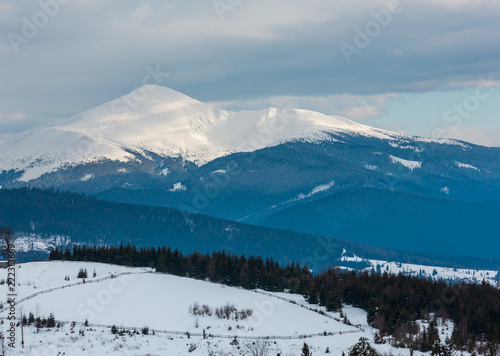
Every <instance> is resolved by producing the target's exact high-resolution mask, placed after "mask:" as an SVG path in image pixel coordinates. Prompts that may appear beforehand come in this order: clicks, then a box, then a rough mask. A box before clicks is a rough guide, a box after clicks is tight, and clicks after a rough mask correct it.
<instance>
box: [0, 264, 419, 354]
mask: <svg viewBox="0 0 500 356" xmlns="http://www.w3.org/2000/svg"><path fill="white" fill-rule="evenodd" d="M80 269H86V270H87V272H88V274H89V278H88V279H86V283H85V284H83V283H81V279H77V278H76V276H77V274H78V271H79V270H80ZM94 271H95V272H96V277H94V278H93V277H92V275H93V273H94ZM150 272H151V271H150V270H149V269H144V268H127V267H121V266H114V265H106V264H100V263H90V262H60V261H58V262H31V263H25V264H21V265H20V266H19V267H18V271H17V279H18V283H19V286H18V287H17V293H18V297H17V298H18V300H19V299H21V298H24V297H28V296H32V295H33V294H35V293H38V292H40V291H44V293H41V294H38V295H36V296H35V297H33V298H30V299H28V300H25V301H23V302H22V303H20V304H18V305H17V312H18V313H19V311H20V310H21V309H22V310H23V312H24V313H25V314H28V313H29V312H32V313H33V314H35V315H40V316H42V317H44V316H45V317H47V316H48V315H49V313H53V314H54V316H55V319H56V320H58V321H62V322H63V323H64V324H63V325H62V326H61V328H59V329H58V328H54V329H41V330H40V331H39V332H38V333H37V331H36V328H34V327H25V328H24V339H25V347H24V349H21V346H20V338H21V337H20V330H19V328H18V330H17V340H16V341H17V348H16V352H15V353H14V354H15V355H44V356H49V355H62V354H63V353H65V354H66V355H103V354H110V355H148V354H149V355H188V354H189V355H209V354H210V352H211V351H212V352H213V355H224V354H227V355H247V354H249V353H248V351H245V345H248V344H251V343H252V342H256V339H257V338H258V337H268V338H269V339H268V340H267V341H266V342H267V343H268V345H269V348H270V349H271V350H272V352H271V355H276V354H277V353H281V355H296V354H298V353H300V349H301V347H302V345H303V343H304V341H305V342H307V343H308V344H309V345H310V346H311V347H312V349H313V351H314V354H315V355H322V354H324V352H325V350H326V348H327V347H329V349H330V351H331V352H332V354H333V355H341V354H342V351H344V352H345V351H347V350H348V348H349V347H351V346H352V345H354V344H355V343H356V342H357V341H358V340H359V338H360V337H367V338H368V339H369V340H370V341H371V340H373V335H374V333H375V330H373V329H372V328H371V327H370V326H369V325H367V324H366V313H365V312H364V311H363V310H360V309H358V308H353V307H350V306H345V307H344V309H343V310H344V313H345V315H346V316H347V318H348V319H349V320H350V321H351V323H352V324H359V325H358V327H354V326H349V325H346V324H344V323H342V322H340V321H337V320H335V319H334V318H339V317H340V315H339V314H338V313H327V314H326V316H325V315H321V314H319V313H317V312H315V311H312V310H309V309H306V308H305V307H307V308H310V307H311V305H309V304H307V303H306V302H305V301H304V298H303V297H302V296H300V295H291V294H286V293H267V292H263V291H247V290H243V289H239V288H232V287H227V286H222V285H219V284H214V283H209V282H204V281H199V280H193V279H189V278H181V277H175V276H171V275H166V274H156V273H150ZM1 273H2V274H4V275H6V270H1ZM122 273H124V274H122ZM111 275H114V276H116V277H114V278H107V279H104V280H100V281H97V279H102V278H103V277H110V276H111ZM67 277H69V279H70V280H69V281H68V280H67ZM0 278H4V279H5V278H6V276H3V277H0ZM78 282H80V283H81V284H75V283H78ZM70 284H71V286H70ZM63 286H64V288H62V287H63ZM54 288H55V289H54ZM52 289H54V290H52ZM0 292H1V293H2V296H6V293H7V286H6V284H3V285H0ZM284 299H287V300H293V301H295V303H290V302H288V301H286V300H284ZM2 300H3V301H4V298H2ZM196 302H198V303H199V304H200V305H202V304H207V305H208V306H209V307H211V308H214V309H215V308H216V307H221V306H224V305H225V304H226V303H231V304H234V306H235V307H236V308H237V309H238V310H242V309H246V308H248V309H252V311H253V313H252V315H251V316H250V317H248V318H246V319H244V320H241V319H239V320H234V319H230V320H228V319H219V318H217V317H216V316H215V315H211V316H206V315H205V316H194V315H193V314H191V313H190V312H189V307H190V306H191V305H193V304H194V303H196ZM303 306H304V307H303ZM312 307H313V308H318V309H321V308H320V307H319V306H312ZM0 316H1V317H6V316H7V311H3V312H2V313H0ZM85 320H87V321H88V323H89V326H84V325H83V323H84V322H85ZM72 322H76V324H75V325H74V326H72V325H71V323H72ZM7 325H8V324H7V323H5V324H4V325H3V326H4V329H6V328H7ZM111 325H116V326H117V327H118V328H119V329H120V328H122V327H124V328H128V329H134V328H135V329H136V330H137V331H139V333H138V334H134V335H129V334H125V335H124V336H118V335H114V334H112V333H111V331H110V327H111ZM145 326H147V327H148V328H149V329H150V334H149V335H142V334H141V333H140V332H141V329H142V328H143V327H145ZM153 330H155V334H154V335H152V334H151V333H152V332H153ZM203 330H205V333H206V335H207V337H206V338H205V339H204V338H203V336H202V335H203ZM325 332H326V336H325V335H324V333H325ZM187 333H189V337H188V335H187ZM304 335H305V336H306V337H305V338H304ZM235 336H236V337H237V344H234V341H233V340H234V337H235ZM232 343H233V344H232ZM375 347H376V348H377V349H378V350H379V351H381V352H383V353H385V352H393V353H394V354H402V355H405V354H409V351H408V350H404V349H392V348H391V347H390V346H389V345H375ZM189 349H192V351H191V352H190V351H189Z"/></svg>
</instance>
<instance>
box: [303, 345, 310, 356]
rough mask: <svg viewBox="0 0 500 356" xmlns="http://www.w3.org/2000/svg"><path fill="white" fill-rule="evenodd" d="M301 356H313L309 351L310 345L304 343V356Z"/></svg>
mask: <svg viewBox="0 0 500 356" xmlns="http://www.w3.org/2000/svg"><path fill="white" fill-rule="evenodd" d="M301 356H312V352H311V351H310V350H309V345H307V344H306V343H305V342H304V346H302V354H301Z"/></svg>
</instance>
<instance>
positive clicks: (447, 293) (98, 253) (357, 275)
mask: <svg viewBox="0 0 500 356" xmlns="http://www.w3.org/2000/svg"><path fill="white" fill-rule="evenodd" d="M49 259H51V260H68V261H92V262H102V263H112V264H118V265H124V266H130V267H151V268H155V269H156V271H157V272H162V273H168V274H172V275H176V276H183V277H190V278H195V279H201V280H209V281H211V282H214V283H222V284H225V285H228V286H238V287H243V288H245V289H256V288H260V289H264V290H267V291H271V292H290V293H297V294H302V295H303V296H304V297H305V298H306V299H307V300H308V302H309V303H311V304H319V305H320V306H324V307H325V308H326V309H327V310H329V311H339V310H341V308H342V304H349V305H353V306H355V307H359V308H362V309H364V310H367V312H368V316H367V319H368V322H369V323H370V324H371V325H373V326H374V327H376V328H377V329H379V334H378V335H377V338H378V341H379V342H383V337H384V336H388V335H391V336H393V340H396V341H397V344H398V345H399V346H402V347H409V348H412V349H416V350H421V351H424V352H428V351H431V350H432V347H433V344H434V343H435V341H436V340H438V339H439V335H438V334H437V333H436V332H435V322H436V319H437V318H443V319H445V320H451V321H453V323H454V325H455V327H454V331H453V334H452V337H451V340H449V342H450V344H452V345H454V347H455V348H456V349H457V350H467V351H473V350H476V349H477V346H478V345H483V346H484V345H492V346H491V347H492V349H493V350H498V344H500V329H499V328H500V290H498V289H496V288H495V287H493V286H491V285H489V284H487V283H486V282H483V283H481V284H468V283H463V284H452V285H450V284H447V283H445V282H443V281H432V280H430V279H424V278H417V277H412V276H404V275H402V274H399V275H389V274H387V273H385V272H384V273H382V274H379V273H373V272H372V273H369V272H355V271H350V272H346V271H344V270H341V269H339V268H335V267H332V268H330V269H328V270H326V271H324V272H322V273H320V274H316V275H314V274H313V273H312V272H311V271H310V270H309V268H308V267H307V266H306V265H301V264H299V263H289V264H287V265H285V266H283V265H281V264H279V263H278V262H276V261H275V260H273V259H272V258H266V259H263V258H262V257H259V256H248V257H246V256H244V255H235V254H229V253H226V252H225V251H221V252H213V253H211V254H208V253H205V254H201V253H198V252H193V253H190V254H186V255H184V254H183V253H182V252H180V251H178V250H177V249H175V250H172V249H171V248H169V247H166V246H159V247H149V248H146V247H140V248H138V247H136V246H134V245H130V244H127V245H123V244H120V245H119V246H80V245H78V246H76V245H75V246H73V248H72V249H65V250H62V249H59V248H55V249H53V250H52V251H51V252H50V255H49ZM430 316H432V317H430ZM417 320H429V327H428V328H427V329H425V328H424V330H421V331H417V330H418V327H416V326H415V325H416V323H415V322H416V321H417ZM429 334H431V335H429ZM376 341H377V340H376ZM443 341H444V340H443ZM493 355H495V354H493Z"/></svg>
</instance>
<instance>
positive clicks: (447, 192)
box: [441, 187, 450, 195]
mask: <svg viewBox="0 0 500 356" xmlns="http://www.w3.org/2000/svg"><path fill="white" fill-rule="evenodd" d="M441 192H443V193H444V194H446V195H448V194H450V188H449V187H443V188H441Z"/></svg>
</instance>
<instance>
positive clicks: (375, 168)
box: [365, 164, 378, 171]
mask: <svg viewBox="0 0 500 356" xmlns="http://www.w3.org/2000/svg"><path fill="white" fill-rule="evenodd" d="M365 168H366V169H369V170H370V171H376V170H377V169H378V167H377V166H375V165H369V164H367V165H365Z"/></svg>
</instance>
